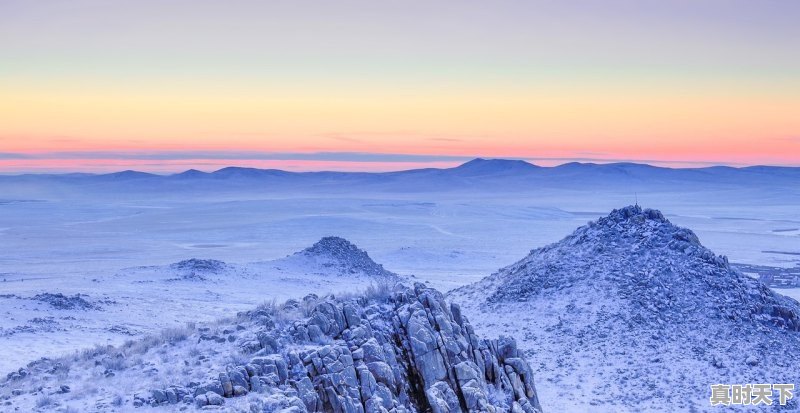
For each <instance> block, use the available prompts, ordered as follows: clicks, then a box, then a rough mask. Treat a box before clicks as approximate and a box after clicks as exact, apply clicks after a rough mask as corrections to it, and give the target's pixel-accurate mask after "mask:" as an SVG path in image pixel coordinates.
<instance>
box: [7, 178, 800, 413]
mask: <svg viewBox="0 0 800 413" xmlns="http://www.w3.org/2000/svg"><path fill="white" fill-rule="evenodd" d="M738 173H739V172H736V171H735V170H729V169H727V168H726V169H721V170H715V169H713V168H712V169H711V170H702V171H696V170H674V171H673V170H665V169H652V168H651V167H647V166H641V165H621V166H616V167H601V166H598V165H568V166H565V167H563V168H562V169H558V168H529V167H527V166H525V165H520V164H515V163H505V162H484V163H478V164H473V165H471V166H470V167H469V168H463V169H460V170H459V168H454V170H444V172H439V171H437V170H433V171H431V170H423V171H415V172H411V173H406V174H381V175H380V176H377V177H373V176H371V175H369V174H352V175H343V174H330V175H326V174H319V175H311V176H305V175H302V174H300V175H301V176H296V177H295V176H292V177H289V178H286V177H284V176H283V175H280V174H279V173H276V172H274V171H273V172H268V171H266V172H254V171H250V170H229V171H227V172H226V173H225V174H224V175H220V176H217V177H211V178H210V177H207V176H201V177H200V178H198V177H197V176H195V174H191V175H190V176H175V177H169V178H168V179H167V178H163V179H162V178H153V177H148V176H137V175H135V174H130V173H127V174H121V175H115V176H106V177H91V179H89V178H86V177H82V176H75V177H68V178H65V177H0V278H2V280H3V281H2V283H0V295H2V296H1V297H0V310H2V313H3V317H2V319H0V320H1V321H0V327H2V330H0V349H2V350H0V356H2V357H0V371H6V372H10V371H12V370H16V369H17V368H18V367H20V366H22V365H24V364H25V363H27V362H30V361H32V360H35V359H37V358H39V357H43V356H54V355H58V354H62V353H68V352H73V351H76V350H79V349H82V348H86V347H89V346H92V345H94V344H120V343H122V342H124V341H125V340H128V339H131V338H132V337H137V336H141V335H142V334H146V333H152V332H155V331H158V330H160V329H163V328H166V327H170V326H176V325H181V324H183V323H185V322H188V321H209V320H213V319H216V318H219V317H223V316H226V315H229V314H231V313H235V312H236V311H243V310H248V309H251V308H253V307H254V306H255V305H257V304H259V303H263V302H266V301H270V300H273V299H278V300H284V299H287V298H292V297H294V298H300V297H302V296H304V295H306V294H309V293H316V294H320V295H321V294H324V293H327V292H335V291H351V290H353V289H357V288H364V287H366V286H367V285H369V284H370V282H372V281H371V280H370V279H369V278H368V277H348V276H342V275H335V274H327V273H326V272H325V271H324V270H315V269H309V268H308V267H307V266H304V265H296V263H295V264H291V265H290V263H288V262H284V263H283V264H281V262H280V261H275V260H280V259H282V258H284V257H286V256H287V255H290V254H293V253H294V252H296V251H300V250H303V249H304V248H307V247H309V246H311V245H312V244H314V243H315V242H317V241H318V240H319V239H320V238H322V237H324V236H329V235H335V236H341V237H343V238H345V239H347V240H349V241H352V242H353V243H355V244H356V245H357V246H358V247H360V248H362V249H364V250H366V251H367V252H368V253H369V254H370V256H371V257H372V258H373V259H374V260H375V261H376V262H378V263H380V264H383V266H384V267H385V268H386V269H387V270H389V271H392V272H395V273H398V274H401V275H403V276H414V277H415V278H416V280H420V281H424V282H427V283H428V284H429V285H431V286H433V287H435V288H438V289H440V290H442V291H448V290H451V289H453V288H456V287H460V286H463V285H466V284H469V283H472V282H476V281H478V280H480V279H481V278H483V277H485V276H487V275H489V274H491V273H493V272H494V271H496V270H497V269H498V268H501V267H504V266H506V265H509V264H511V263H513V262H515V261H517V260H519V259H520V258H522V257H524V256H525V255H527V253H528V252H529V251H530V250H531V249H533V248H536V247H540V246H544V245H546V244H549V243H552V242H555V241H558V240H559V239H561V238H563V237H564V236H566V235H567V234H570V233H571V232H572V231H573V230H574V229H575V228H577V227H579V226H581V225H583V224H585V223H586V222H587V221H589V220H594V219H597V218H598V217H601V216H604V215H607V214H608V212H609V211H611V210H612V209H614V208H619V207H622V206H625V205H629V204H632V203H634V202H637V201H638V203H639V204H640V205H643V206H646V207H653V208H658V209H659V210H661V211H662V212H663V213H664V214H665V216H666V217H667V218H668V219H669V220H670V221H671V222H673V223H674V224H676V225H679V226H683V227H687V228H691V229H692V230H693V231H694V232H695V233H697V235H698V236H699V237H700V239H701V241H702V242H703V245H704V246H706V247H708V248H709V249H711V250H712V251H714V252H716V253H718V254H724V255H727V256H728V257H729V259H730V261H731V262H733V263H746V264H758V265H766V266H772V267H790V266H796V265H800V233H798V231H797V228H800V212H798V211H799V210H800V208H798V206H800V184H798V182H800V179H799V178H800V174H798V172H797V170H794V169H780V168H777V169H767V170H752V171H747V173H746V174H740V175H736V174H738ZM253 174H255V176H254V175H253ZM253 182H259V183H258V184H254V183H253ZM192 258H198V259H215V260H220V261H223V262H224V263H226V266H225V267H224V269H223V270H221V271H220V272H218V273H213V274H208V275H207V276H204V277H201V278H202V279H195V280H192V279H176V278H180V274H178V272H176V270H175V267H174V266H173V264H174V263H177V262H180V261H182V260H188V259H192ZM309 265H310V264H309ZM779 292H780V293H783V294H786V295H789V296H793V297H795V298H800V297H799V296H800V294H798V292H797V291H796V290H780V291H779ZM41 293H52V294H57V293H61V294H64V295H65V296H67V297H72V296H74V295H75V294H83V295H82V296H81V298H83V299H84V300H85V301H86V302H88V303H90V304H91V305H92V308H91V309H80V308H77V309H57V308H55V307H54V305H53V304H50V303H48V302H45V301H40V300H33V299H32V298H33V297H34V296H36V295H37V294H41ZM467 315H468V316H470V314H467ZM493 316H496V317H497V323H498V324H500V323H503V320H502V317H503V315H502V314H496V315H493ZM481 319H482V320H485V318H484V315H481ZM483 334H484V335H491V334H492V332H491V331H483ZM524 337H525V335H524V334H517V338H518V339H520V340H524ZM523 344H524V343H523ZM522 347H523V348H528V347H530V346H525V345H522ZM539 374H540V375H546V374H547V373H546V372H541V371H540V372H539ZM553 374H554V375H556V374H559V375H563V374H565V373H564V372H553ZM594 384H596V380H595V379H593V378H589V377H587V378H586V382H585V385H586V386H592V385H594ZM537 385H538V386H539V388H540V391H541V392H542V394H558V393H559V392H557V391H555V390H548V388H547V387H548V386H556V384H553V383H552V382H550V381H548V380H547V378H546V377H537ZM569 404H570V403H566V404H565V403H563V401H561V402H559V403H558V405H559V406H565V405H569ZM542 406H543V408H544V409H545V410H546V411H547V410H548V400H547V399H546V398H543V399H542ZM575 406H576V407H575V409H576V410H575V411H585V406H583V405H580V404H575ZM550 411H552V410H550Z"/></svg>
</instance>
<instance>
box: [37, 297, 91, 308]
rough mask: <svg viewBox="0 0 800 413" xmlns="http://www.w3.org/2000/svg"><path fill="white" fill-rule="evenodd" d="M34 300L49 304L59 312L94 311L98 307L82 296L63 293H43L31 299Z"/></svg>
mask: <svg viewBox="0 0 800 413" xmlns="http://www.w3.org/2000/svg"><path fill="white" fill-rule="evenodd" d="M31 299H32V300H36V301H41V302H43V303H48V304H50V305H51V306H53V308H55V309H57V310H93V309H96V308H97V307H96V306H95V305H93V304H92V303H90V302H89V301H87V300H86V299H84V298H83V297H81V295H80V294H75V295H73V296H66V295H64V294H61V293H56V294H52V293H42V294H36V295H35V296H33V297H31Z"/></svg>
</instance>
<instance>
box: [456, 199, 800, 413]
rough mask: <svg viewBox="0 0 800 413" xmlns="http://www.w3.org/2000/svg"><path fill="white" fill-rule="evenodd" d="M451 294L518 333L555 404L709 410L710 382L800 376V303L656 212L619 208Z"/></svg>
mask: <svg viewBox="0 0 800 413" xmlns="http://www.w3.org/2000/svg"><path fill="white" fill-rule="evenodd" d="M449 296H450V298H451V299H453V300H454V301H455V302H459V303H461V304H462V305H463V307H464V311H465V313H467V314H469V315H471V317H472V319H473V320H474V321H475V322H476V324H477V325H479V326H483V327H484V328H489V327H491V326H492V325H493V324H494V325H495V326H494V327H495V328H496V329H498V330H499V332H506V331H508V332H511V331H514V332H516V333H517V334H520V332H524V337H525V340H524V341H523V343H521V346H522V347H523V348H526V347H527V348H534V347H535V348H536V350H537V351H536V353H534V355H533V356H532V358H533V364H536V363H537V362H539V363H541V364H540V365H539V372H540V373H544V375H547V376H548V377H551V380H550V381H549V382H546V383H544V384H543V385H541V386H540V391H541V392H542V400H543V403H545V404H546V405H551V406H553V407H555V408H556V409H558V408H562V409H566V411H570V410H571V409H572V410H574V411H582V410H584V409H588V408H590V407H591V408H592V409H593V410H595V411H598V410H596V409H598V407H597V406H598V405H602V406H604V408H605V409H607V410H605V411H641V410H648V411H676V410H678V411H692V410H694V411H705V410H708V409H709V408H710V406H709V402H708V397H709V393H710V388H709V385H710V384H714V383H728V384H737V383H741V384H746V383H795V384H798V383H799V382H800V369H797V367H796V366H797V365H798V362H800V356H799V355H798V353H797V351H796V349H797V348H798V347H797V346H798V345H800V304H798V303H797V302H796V301H794V300H792V299H790V298H787V297H783V296H781V295H779V294H776V293H774V292H773V291H771V290H770V289H769V288H767V287H766V286H765V285H763V284H762V283H760V282H758V281H757V280H754V279H751V278H749V277H747V276H745V275H742V274H741V273H739V272H738V271H735V270H733V269H731V267H730V266H729V265H728V261H727V259H726V258H725V257H720V256H717V255H715V254H714V253H713V252H711V251H710V250H708V249H706V248H705V247H703V246H702V245H701V244H700V242H699V240H698V238H697V236H696V235H695V234H694V233H693V232H692V231H690V230H688V229H685V228H679V227H676V226H674V225H672V224H671V223H670V222H669V221H668V220H666V219H665V218H664V217H663V215H662V214H661V213H660V212H658V211H655V210H642V209H641V208H639V207H638V206H631V207H626V208H623V209H620V210H614V211H613V212H612V213H611V214H610V215H609V216H607V217H604V218H601V219H599V220H597V221H595V222H591V223H589V225H586V226H583V227H581V228H579V229H577V230H576V231H575V232H574V233H573V234H572V235H570V236H568V237H566V238H565V239H563V240H561V241H559V242H557V243H555V244H552V245H549V246H546V247H543V248H539V249H536V250H533V251H532V252H531V253H530V255H528V256H527V257H525V258H524V259H522V260H521V261H519V262H517V263H515V264H513V265H511V266H509V267H506V268H504V269H502V270H500V271H499V272H497V273H495V274H493V275H491V276H489V277H487V278H485V279H484V280H482V281H480V282H478V283H476V284H473V285H469V286H466V287H462V288H460V289H458V290H455V291H453V292H451V293H450V294H449ZM491 314H495V315H494V316H492V315H491ZM497 314H500V315H502V316H501V317H498V316H497ZM500 320H502V321H501V322H502V324H501V326H499V327H498V326H496V323H497V322H498V321H500ZM506 320H507V321H506ZM539 355H541V356H539ZM795 406H796V404H795ZM599 411H604V410H603V409H600V410H599Z"/></svg>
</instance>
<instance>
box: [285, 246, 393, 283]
mask: <svg viewBox="0 0 800 413" xmlns="http://www.w3.org/2000/svg"><path fill="white" fill-rule="evenodd" d="M294 256H295V257H305V258H311V259H314V260H319V261H320V262H321V264H322V265H323V266H325V267H329V268H333V269H335V270H338V272H339V273H340V274H364V275H367V276H371V277H379V278H395V277H397V274H395V273H393V272H391V271H388V270H386V269H385V268H383V265H381V264H378V263H376V262H375V261H373V260H372V258H370V256H369V254H367V252H366V251H364V250H362V249H359V248H358V247H357V246H355V245H354V244H353V243H351V242H350V241H348V240H346V239H344V238H341V237H324V238H322V239H320V240H319V241H317V242H316V243H315V244H314V245H312V246H310V247H308V248H306V249H304V250H302V251H300V252H298V253H296V254H294Z"/></svg>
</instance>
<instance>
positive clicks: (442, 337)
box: [140, 284, 541, 413]
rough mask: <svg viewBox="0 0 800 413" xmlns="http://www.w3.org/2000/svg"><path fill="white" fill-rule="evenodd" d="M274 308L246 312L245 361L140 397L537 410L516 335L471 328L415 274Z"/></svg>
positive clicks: (333, 407) (287, 406)
mask: <svg viewBox="0 0 800 413" xmlns="http://www.w3.org/2000/svg"><path fill="white" fill-rule="evenodd" d="M291 304H293V305H294V304H296V303H291ZM290 308H296V307H293V306H290ZM277 316H280V314H274V313H270V312H269V311H267V310H264V309H262V310H258V311H253V312H251V313H249V314H247V317H248V320H249V321H248V322H249V323H250V324H251V325H250V328H248V329H247V330H246V331H244V332H243V333H242V334H240V336H239V338H238V339H237V343H238V344H239V345H240V347H241V348H242V350H243V351H245V352H246V353H250V354H252V356H251V357H250V360H249V362H248V363H246V364H243V365H237V366H229V367H228V368H227V369H226V371H224V372H220V373H218V374H217V375H216V376H214V377H213V379H209V380H208V381H207V382H205V383H190V384H187V385H182V386H170V387H167V388H165V389H156V390H154V391H153V392H152V395H151V397H150V398H149V399H147V400H140V404H142V403H149V404H168V403H178V402H181V401H184V402H186V401H189V399H191V400H192V402H193V403H194V404H195V405H196V406H206V405H219V404H222V403H224V400H225V399H229V398H236V397H238V396H243V395H245V394H250V396H249V397H248V401H249V403H250V406H249V407H250V409H256V410H257V411H282V412H426V411H430V412H433V413H448V412H467V411H469V412H527V413H536V412H540V411H541V407H540V405H539V400H538V395H537V392H536V387H535V386H534V381H533V374H532V371H531V368H530V366H529V365H528V363H527V362H526V361H525V357H524V355H523V354H522V352H521V351H520V350H518V349H517V346H516V342H515V341H514V339H512V338H507V337H501V338H500V339H498V340H485V339H481V338H479V337H478V336H477V335H476V334H475V331H474V329H473V328H472V326H471V325H470V323H469V321H468V320H467V319H466V317H465V316H464V315H463V314H461V311H460V309H459V307H458V306H456V305H450V304H448V303H447V302H445V300H444V298H443V296H442V295H441V294H440V293H439V292H437V291H435V290H433V289H430V288H426V287H425V286H424V285H422V284H417V285H415V286H414V288H413V289H412V288H407V287H399V288H397V289H396V290H395V291H394V292H392V293H391V294H390V295H389V296H387V297H378V298H376V297H372V298H367V297H361V298H357V299H349V300H335V299H329V300H320V301H317V302H315V303H314V305H313V307H312V309H311V311H310V313H309V315H308V316H307V317H304V318H302V319H300V320H297V321H294V322H292V323H291V324H285V325H284V326H280V324H281V323H275V321H274V318H275V317H277Z"/></svg>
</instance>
